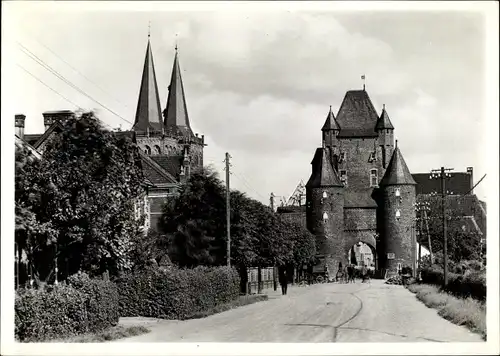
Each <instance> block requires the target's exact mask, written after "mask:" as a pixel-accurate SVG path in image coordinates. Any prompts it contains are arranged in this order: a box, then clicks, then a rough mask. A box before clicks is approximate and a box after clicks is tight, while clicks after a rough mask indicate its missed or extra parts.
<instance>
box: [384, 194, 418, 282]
mask: <svg viewBox="0 0 500 356" xmlns="http://www.w3.org/2000/svg"><path fill="white" fill-rule="evenodd" d="M397 189H399V191H400V197H399V198H398V197H397V196H396V190H397ZM380 199H381V201H380V204H381V213H380V223H379V231H380V240H379V244H378V246H377V250H378V251H377V253H378V257H379V267H380V268H385V269H387V270H388V272H389V274H393V273H396V271H397V266H398V264H399V263H400V264H401V266H402V267H403V266H405V265H407V266H410V267H413V261H414V256H415V252H416V251H415V249H416V246H415V239H414V231H413V229H414V226H415V214H416V213H415V208H414V205H413V204H414V203H415V186H414V185H394V186H387V187H384V188H383V189H382V190H381V196H380ZM398 210H399V212H400V217H399V218H396V211H398ZM388 253H392V254H394V258H393V259H388V255H387V254H388Z"/></svg>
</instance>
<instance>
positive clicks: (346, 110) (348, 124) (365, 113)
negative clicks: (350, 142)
mask: <svg viewBox="0 0 500 356" xmlns="http://www.w3.org/2000/svg"><path fill="white" fill-rule="evenodd" d="M377 121H378V115H377V111H376V110H375V108H374V107H373V104H372V102H371V100H370V97H369V96H368V93H367V92H366V91H365V90H350V91H348V92H347V93H346V95H345V97H344V100H343V101H342V105H341V106H340V109H339V112H338V114H337V122H338V124H339V125H340V127H341V130H340V134H341V135H342V136H344V137H346V136H347V135H353V136H358V137H366V136H369V137H373V136H377V133H376V132H375V125H376V124H377ZM344 130H345V131H344ZM343 131H344V132H343Z"/></svg>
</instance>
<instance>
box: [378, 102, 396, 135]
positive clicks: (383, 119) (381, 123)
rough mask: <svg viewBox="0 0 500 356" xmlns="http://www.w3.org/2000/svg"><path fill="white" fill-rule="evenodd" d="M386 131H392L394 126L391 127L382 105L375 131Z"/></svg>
mask: <svg viewBox="0 0 500 356" xmlns="http://www.w3.org/2000/svg"><path fill="white" fill-rule="evenodd" d="M386 129H390V130H394V126H392V123H391V120H390V119H389V115H388V114H387V111H386V110H385V105H384V108H383V109H382V113H381V114H380V117H379V119H378V121H377V125H376V126H375V130H386Z"/></svg>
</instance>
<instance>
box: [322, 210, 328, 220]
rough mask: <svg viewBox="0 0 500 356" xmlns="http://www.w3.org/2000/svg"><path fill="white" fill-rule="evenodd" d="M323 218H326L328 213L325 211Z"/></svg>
mask: <svg viewBox="0 0 500 356" xmlns="http://www.w3.org/2000/svg"><path fill="white" fill-rule="evenodd" d="M323 220H325V221H326V220H328V213H327V212H326V211H325V212H324V213H323Z"/></svg>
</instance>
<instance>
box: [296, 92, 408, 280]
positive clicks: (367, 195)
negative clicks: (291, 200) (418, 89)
mask: <svg viewBox="0 0 500 356" xmlns="http://www.w3.org/2000/svg"><path fill="white" fill-rule="evenodd" d="M311 164H312V174H311V176H310V178H309V181H308V182H307V184H306V220H307V228H308V229H309V230H310V231H311V232H312V233H313V234H315V235H316V239H317V249H318V255H319V256H318V257H320V259H321V260H322V262H321V263H325V264H327V265H328V266H329V269H330V270H331V271H337V269H338V265H339V262H341V263H342V265H344V266H345V265H346V263H347V262H348V253H349V250H350V249H351V248H352V247H353V245H355V244H357V243H359V242H363V243H366V244H367V245H369V246H370V247H371V249H372V252H373V255H374V256H375V261H374V262H375V266H376V268H377V269H379V270H380V269H386V270H388V272H389V273H390V274H392V273H395V272H396V270H397V268H400V267H401V266H403V265H409V266H413V261H414V259H415V252H416V248H415V247H416V245H415V240H414V232H413V230H412V229H413V226H414V220H415V210H414V205H413V204H414V203H415V185H416V183H415V181H414V180H413V178H412V176H411V174H410V171H409V169H408V167H407V166H406V163H405V161H404V159H403V156H402V154H401V151H400V150H399V148H398V147H397V144H396V145H395V142H394V126H393V125H392V123H391V120H390V119H389V115H388V113H387V111H386V109H385V106H384V108H383V109H382V113H381V114H380V115H378V114H377V112H376V110H375V108H374V107H373V104H372V102H371V100H370V98H369V96H368V93H367V92H366V91H365V90H364V89H363V90H353V91H348V92H347V93H346V95H345V98H344V100H343V102H342V105H341V106H340V109H339V112H338V114H337V117H335V115H334V114H333V112H332V109H331V107H330V111H329V113H328V115H327V118H326V122H325V124H324V125H323V128H322V147H320V148H317V149H316V153H315V155H314V158H313V160H312V163H311Z"/></svg>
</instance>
